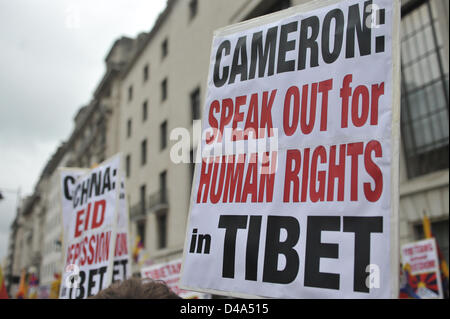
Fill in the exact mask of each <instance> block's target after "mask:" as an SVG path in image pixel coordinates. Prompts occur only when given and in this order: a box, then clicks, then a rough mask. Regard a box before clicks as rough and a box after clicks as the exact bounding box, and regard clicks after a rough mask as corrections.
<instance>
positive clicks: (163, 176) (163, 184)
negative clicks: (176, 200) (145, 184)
mask: <svg viewBox="0 0 450 319" xmlns="http://www.w3.org/2000/svg"><path fill="white" fill-rule="evenodd" d="M159 191H160V193H161V203H167V171H164V172H161V173H160V174H159Z"/></svg>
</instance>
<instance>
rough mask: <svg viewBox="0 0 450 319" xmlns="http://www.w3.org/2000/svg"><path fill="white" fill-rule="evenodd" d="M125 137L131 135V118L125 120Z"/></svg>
mask: <svg viewBox="0 0 450 319" xmlns="http://www.w3.org/2000/svg"><path fill="white" fill-rule="evenodd" d="M127 137H131V119H128V121H127Z"/></svg>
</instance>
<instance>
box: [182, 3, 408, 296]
mask: <svg viewBox="0 0 450 319" xmlns="http://www.w3.org/2000/svg"><path fill="white" fill-rule="evenodd" d="M399 23H400V2H399V1H391V0H379V1H361V0H358V1H355V0H352V1H313V2H310V3H307V4H305V5H302V6H297V7H292V8H289V9H287V10H283V11H280V12H277V13H274V14H271V15H268V16H264V17H260V18H256V19H253V20H250V21H247V22H243V23H240V24H236V25H232V26H229V27H225V28H223V29H220V30H217V31H216V32H215V33H214V37H213V42H212V50H211V59H210V68H209V78H208V82H207V93H206V98H205V107H204V112H203V118H202V130H203V132H202V134H203V135H202V141H201V151H200V153H201V161H199V163H197V164H196V168H195V176H194V181H193V186H192V194H191V207H190V213H189V221H188V226H187V231H186V242H185V248H184V257H183V258H184V259H183V267H182V279H181V286H182V287H183V288H185V289H190V290H196V291H203V292H209V293H214V294H224V295H232V296H237V297H251V296H262V297H275V298H389V297H392V296H397V291H398V283H397V281H398V263H399V260H398V251H399V250H398V238H397V210H398V152H399V147H398V144H399V104H400V103H399V102H400V101H399V83H400V81H399V80H400V78H399V68H400V64H399V49H398V43H399Z"/></svg>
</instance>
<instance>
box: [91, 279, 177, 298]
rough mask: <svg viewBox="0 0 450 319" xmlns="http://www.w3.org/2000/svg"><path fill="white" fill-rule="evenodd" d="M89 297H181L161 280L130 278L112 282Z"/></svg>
mask: <svg viewBox="0 0 450 319" xmlns="http://www.w3.org/2000/svg"><path fill="white" fill-rule="evenodd" d="M91 299H181V297H179V296H178V295H177V294H175V293H174V292H173V291H172V290H170V289H169V287H167V285H166V284H165V283H164V282H162V281H149V282H145V283H144V282H143V281H142V280H141V279H139V278H130V279H127V280H125V281H122V282H116V283H113V284H112V285H111V286H109V287H108V288H106V289H103V290H101V291H100V292H99V293H98V294H97V295H95V296H92V297H91Z"/></svg>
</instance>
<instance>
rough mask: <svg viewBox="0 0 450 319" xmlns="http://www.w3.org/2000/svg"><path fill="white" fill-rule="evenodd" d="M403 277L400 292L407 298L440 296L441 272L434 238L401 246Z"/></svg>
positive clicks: (441, 293) (441, 294)
mask: <svg viewBox="0 0 450 319" xmlns="http://www.w3.org/2000/svg"><path fill="white" fill-rule="evenodd" d="M401 255H402V265H403V278H401V279H402V280H401V282H402V285H401V286H402V287H401V289H400V292H401V293H404V294H406V295H407V296H408V298H421V299H430V298H442V297H443V290H442V282H441V272H440V268H439V258H438V252H437V246H436V240H435V239H434V238H430V239H425V240H420V241H416V242H412V243H408V244H405V245H403V246H402V249H401Z"/></svg>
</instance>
